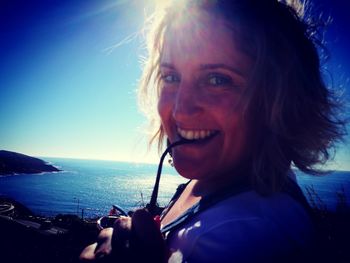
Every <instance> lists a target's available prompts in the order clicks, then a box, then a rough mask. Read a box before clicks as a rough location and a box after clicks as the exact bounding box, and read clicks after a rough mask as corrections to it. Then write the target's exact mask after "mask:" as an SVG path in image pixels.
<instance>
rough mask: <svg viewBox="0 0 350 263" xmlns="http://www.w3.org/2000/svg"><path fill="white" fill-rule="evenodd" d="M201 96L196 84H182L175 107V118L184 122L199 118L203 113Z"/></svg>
mask: <svg viewBox="0 0 350 263" xmlns="http://www.w3.org/2000/svg"><path fill="white" fill-rule="evenodd" d="M200 97H201V95H200V92H199V90H198V87H196V85H195V84H193V83H192V84H191V83H185V82H182V83H181V84H180V86H179V87H178V90H177V92H176V96H175V103H174V106H173V111H172V114H173V118H174V119H175V120H176V121H179V122H183V121H187V120H189V119H192V118H194V117H197V116H198V115H200V114H201V113H202V112H203V106H202V104H201V102H200V101H201V99H200Z"/></svg>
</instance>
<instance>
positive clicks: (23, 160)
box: [0, 150, 61, 175]
mask: <svg viewBox="0 0 350 263" xmlns="http://www.w3.org/2000/svg"><path fill="white" fill-rule="evenodd" d="M59 171H61V170H60V169H58V168H57V167H55V166H53V165H51V164H48V163H47V162H45V161H43V160H41V159H39V158H35V157H32V156H28V155H25V154H21V153H16V152H11V151H5V150H0V175H13V174H28V173H30V174H33V173H43V172H59Z"/></svg>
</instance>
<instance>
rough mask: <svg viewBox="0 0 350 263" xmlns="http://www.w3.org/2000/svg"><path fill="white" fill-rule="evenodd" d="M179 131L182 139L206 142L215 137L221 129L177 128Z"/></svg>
mask: <svg viewBox="0 0 350 263" xmlns="http://www.w3.org/2000/svg"><path fill="white" fill-rule="evenodd" d="M177 133H178V135H179V136H180V138H181V139H183V140H187V141H191V142H193V143H201V142H206V141H209V140H210V139H212V138H213V137H215V136H216V135H217V134H218V133H219V131H217V130H190V129H188V130H187V129H186V130H185V129H181V128H177Z"/></svg>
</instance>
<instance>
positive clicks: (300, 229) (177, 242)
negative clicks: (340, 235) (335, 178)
mask: <svg viewBox="0 0 350 263" xmlns="http://www.w3.org/2000/svg"><path fill="white" fill-rule="evenodd" d="M311 238H312V223H311V220H310V218H309V216H308V214H307V212H306V211H305V209H304V208H303V207H302V206H301V205H300V204H299V203H298V202H297V201H295V200H294V199H293V198H292V197H290V196H289V195H287V194H284V193H277V194H274V195H271V196H268V197H264V196H261V195H259V194H257V193H256V192H254V191H249V192H245V193H242V194H239V195H236V196H233V197H230V198H227V199H225V200H223V201H221V202H219V203H217V204H216V205H214V206H212V207H211V208H209V209H207V210H205V211H203V212H201V213H199V214H197V215H195V216H194V217H193V218H192V219H191V220H190V221H189V222H188V223H186V224H185V225H183V226H182V227H180V228H179V229H177V230H176V231H174V232H173V233H171V235H170V236H169V243H170V246H171V247H172V248H173V249H175V250H177V249H178V250H181V251H182V253H184V256H186V257H187V258H192V259H194V258H195V259H196V261H193V262H212V261H210V260H209V261H205V260H204V258H201V257H203V256H205V257H206V259H209V258H211V257H213V258H215V259H217V260H219V261H220V262H224V259H221V258H220V256H221V257H223V256H224V258H232V257H233V258H235V259H236V260H237V261H238V262H240V261H239V259H241V260H243V258H245V259H247V257H249V256H252V255H254V257H257V256H258V255H259V254H261V256H264V257H265V259H267V260H268V256H269V255H271V256H272V255H274V256H275V255H276V253H275V252H276V251H280V253H284V254H287V253H288V250H293V249H299V248H303V247H306V246H307V244H308V243H309V242H311ZM249 251H253V254H251V253H250V252H249ZM189 262H192V261H189Z"/></svg>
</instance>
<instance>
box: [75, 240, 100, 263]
mask: <svg viewBox="0 0 350 263" xmlns="http://www.w3.org/2000/svg"><path fill="white" fill-rule="evenodd" d="M96 247H97V242H96V243H93V244H91V245H89V246H87V247H86V248H85V249H84V250H83V251H82V252H81V253H80V256H79V260H81V261H83V262H91V261H93V260H95V250H96Z"/></svg>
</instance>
